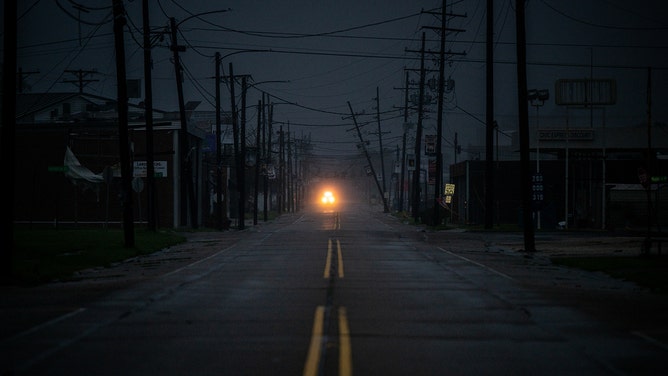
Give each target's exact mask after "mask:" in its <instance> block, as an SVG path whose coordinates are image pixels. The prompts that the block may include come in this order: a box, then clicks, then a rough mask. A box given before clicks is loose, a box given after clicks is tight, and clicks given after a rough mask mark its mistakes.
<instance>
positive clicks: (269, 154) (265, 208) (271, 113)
mask: <svg viewBox="0 0 668 376" xmlns="http://www.w3.org/2000/svg"><path fill="white" fill-rule="evenodd" d="M269 102H271V101H269ZM267 110H268V112H269V113H268V114H267V115H268V116H267V129H266V132H265V133H266V135H267V150H266V156H265V161H266V163H267V168H269V167H271V168H273V164H272V163H273V159H274V158H273V155H272V150H271V148H272V146H271V134H272V133H273V130H272V125H273V124H272V122H273V119H274V105H273V104H271V103H270V104H269V108H268V109H267ZM263 188H264V190H263V191H264V204H263V215H264V218H263V219H264V221H265V222H267V220H268V211H269V204H270V201H271V200H270V199H269V196H271V191H270V187H269V171H268V170H267V172H266V174H265V175H264V187H263Z"/></svg>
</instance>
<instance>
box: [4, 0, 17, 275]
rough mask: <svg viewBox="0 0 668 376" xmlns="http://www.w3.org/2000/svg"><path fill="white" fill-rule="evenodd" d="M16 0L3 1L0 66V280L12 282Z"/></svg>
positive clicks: (14, 177)
mask: <svg viewBox="0 0 668 376" xmlns="http://www.w3.org/2000/svg"><path fill="white" fill-rule="evenodd" d="M16 2H17V1H16V0H5V2H4V9H3V11H4V16H3V18H4V26H3V29H4V30H3V42H4V44H3V47H4V50H3V61H4V67H3V70H2V111H1V112H2V114H1V115H0V116H1V117H2V127H0V128H2V130H1V132H2V136H1V137H0V143H1V144H0V164H2V166H3V168H4V169H5V171H4V175H5V176H7V177H8V179H7V180H9V182H8V183H7V184H8V185H9V189H7V190H5V195H4V196H3V199H2V210H0V212H2V214H0V216H1V217H2V223H1V225H0V245H1V247H0V254H1V255H2V257H1V259H0V264H2V269H1V270H0V281H1V282H3V283H5V282H6V283H7V284H9V283H11V282H12V274H13V271H12V260H13V257H14V197H15V192H14V189H15V185H14V184H15V180H16V146H15V143H14V142H15V141H16V95H15V93H16V77H15V76H14V74H15V72H16V49H17V41H16V39H17V38H16V35H17V21H16V18H17V14H16V8H17V6H16Z"/></svg>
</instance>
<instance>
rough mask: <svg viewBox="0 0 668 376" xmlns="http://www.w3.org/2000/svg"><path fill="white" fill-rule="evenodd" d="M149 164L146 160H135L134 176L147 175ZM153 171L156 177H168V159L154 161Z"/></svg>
mask: <svg viewBox="0 0 668 376" xmlns="http://www.w3.org/2000/svg"><path fill="white" fill-rule="evenodd" d="M146 170H147V164H146V161H135V162H134V169H133V173H132V175H133V176H134V177H139V178H145V177H146ZM153 171H154V172H155V177H156V178H166V177H167V161H153Z"/></svg>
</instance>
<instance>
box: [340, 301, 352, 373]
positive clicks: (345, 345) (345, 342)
mask: <svg viewBox="0 0 668 376" xmlns="http://www.w3.org/2000/svg"><path fill="white" fill-rule="evenodd" d="M352 374H353V361H352V351H351V350H350V329H349V328H348V317H347V316H346V309H345V308H344V307H339V376H350V375H352Z"/></svg>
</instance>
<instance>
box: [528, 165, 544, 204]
mask: <svg viewBox="0 0 668 376" xmlns="http://www.w3.org/2000/svg"><path fill="white" fill-rule="evenodd" d="M531 190H532V195H531V201H533V202H534V204H535V205H540V204H542V203H543V199H544V194H543V174H540V173H538V174H533V175H532V176H531Z"/></svg>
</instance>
